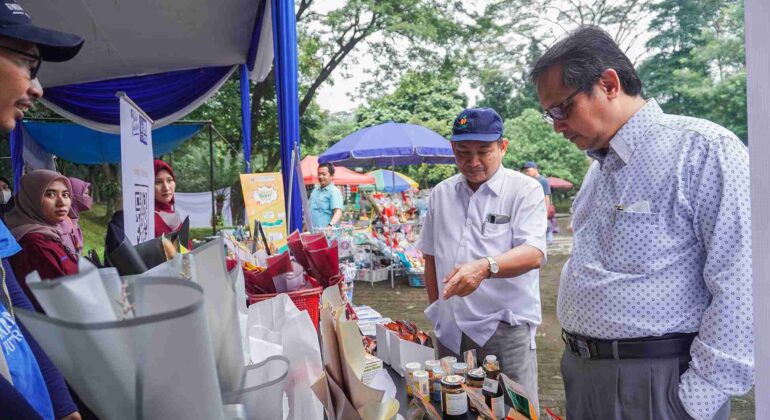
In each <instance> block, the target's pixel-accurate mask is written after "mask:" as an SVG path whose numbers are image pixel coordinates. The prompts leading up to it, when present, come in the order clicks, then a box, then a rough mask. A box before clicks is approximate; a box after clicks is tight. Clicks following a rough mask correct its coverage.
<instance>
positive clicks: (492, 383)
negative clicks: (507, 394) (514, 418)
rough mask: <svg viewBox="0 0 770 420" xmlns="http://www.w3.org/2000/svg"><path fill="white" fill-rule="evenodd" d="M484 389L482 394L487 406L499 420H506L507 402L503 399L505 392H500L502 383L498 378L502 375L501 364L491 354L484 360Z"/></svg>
mask: <svg viewBox="0 0 770 420" xmlns="http://www.w3.org/2000/svg"><path fill="white" fill-rule="evenodd" d="M483 368H484V374H485V378H484V388H483V390H482V394H484V401H485V402H486V403H487V406H488V407H489V408H490V409H491V410H492V412H493V413H494V414H495V417H496V418H497V419H504V418H505V402H504V401H505V400H504V398H503V391H501V390H500V383H499V382H498V380H497V378H498V375H500V362H499V361H498V360H497V356H495V355H493V354H490V355H487V357H486V358H485V359H484V365H483Z"/></svg>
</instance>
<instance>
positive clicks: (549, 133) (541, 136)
mask: <svg viewBox="0 0 770 420" xmlns="http://www.w3.org/2000/svg"><path fill="white" fill-rule="evenodd" d="M505 137H506V138H507V139H508V140H509V144H508V151H507V153H506V154H505V158H504V159H503V163H504V164H505V166H506V167H507V168H510V169H519V168H520V167H521V166H522V164H523V163H524V162H527V161H534V162H537V164H538V166H539V167H540V172H542V173H543V175H544V176H555V177H558V178H562V179H566V180H567V181H570V182H572V183H573V184H575V186H576V187H578V188H579V187H580V185H581V184H582V182H583V177H584V176H585V174H586V171H587V170H588V165H589V160H588V158H587V157H586V155H585V154H584V153H583V152H581V151H580V150H578V149H577V148H576V147H575V146H573V145H572V144H571V143H570V142H569V141H567V140H566V139H565V138H564V137H563V136H561V135H559V134H556V133H555V132H554V131H553V127H551V126H550V125H548V124H547V123H545V121H543V119H542V117H541V114H540V112H539V111H537V110H535V109H528V110H526V111H524V112H523V113H522V114H521V115H520V116H518V117H516V118H514V119H512V120H508V121H507V122H506V123H505Z"/></svg>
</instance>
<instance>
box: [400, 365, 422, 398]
mask: <svg viewBox="0 0 770 420" xmlns="http://www.w3.org/2000/svg"><path fill="white" fill-rule="evenodd" d="M420 369H422V365H421V364H420V363H419V362H412V363H407V364H405V365H404V380H405V382H406V395H407V396H409V397H411V396H412V386H413V383H414V379H413V378H412V374H414V372H416V371H418V370H420Z"/></svg>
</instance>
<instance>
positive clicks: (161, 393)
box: [17, 278, 222, 420]
mask: <svg viewBox="0 0 770 420" xmlns="http://www.w3.org/2000/svg"><path fill="white" fill-rule="evenodd" d="M129 292H130V293H131V295H132V296H133V298H134V300H135V301H136V303H137V317H136V318H133V319H128V320H123V321H111V322H97V323H76V322H67V321H63V320H60V319H55V318H51V317H48V316H45V315H42V314H38V313H35V312H30V311H25V310H21V309H19V310H17V315H18V317H19V319H20V320H21V322H22V323H23V324H24V325H25V326H26V327H27V329H28V330H29V331H30V333H31V334H32V335H33V336H34V337H35V339H36V340H37V341H38V343H40V345H41V346H42V348H43V350H44V351H45V352H46V354H48V356H49V357H50V358H51V359H52V360H53V361H54V363H55V364H56V366H57V367H58V368H59V369H60V370H61V371H62V373H63V374H64V377H65V378H66V379H67V381H68V382H69V383H70V385H72V387H73V388H74V389H75V391H76V392H77V393H78V395H79V396H80V397H81V398H82V399H83V401H84V402H85V403H86V404H87V405H88V406H89V407H90V408H91V409H92V410H94V412H95V413H96V414H97V415H98V416H99V417H100V418H104V419H118V420H120V419H139V418H144V419H163V418H184V419H221V418H222V399H221V394H220V392H219V386H218V382H217V376H216V369H215V365H214V355H213V351H212V346H211V341H210V338H209V334H208V328H207V325H206V317H205V313H204V305H203V290H202V289H201V287H200V286H198V285H196V284H193V283H190V282H180V281H178V280H176V279H168V278H142V279H135V280H134V281H133V284H132V285H131V286H130V287H129Z"/></svg>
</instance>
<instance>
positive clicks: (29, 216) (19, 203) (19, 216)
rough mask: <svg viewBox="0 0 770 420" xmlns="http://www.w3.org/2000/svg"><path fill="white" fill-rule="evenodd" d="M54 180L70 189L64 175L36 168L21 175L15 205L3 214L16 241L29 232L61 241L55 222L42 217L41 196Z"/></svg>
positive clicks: (70, 185)
mask: <svg viewBox="0 0 770 420" xmlns="http://www.w3.org/2000/svg"><path fill="white" fill-rule="evenodd" d="M54 181H62V182H64V184H65V185H66V186H67V188H68V189H69V190H70V191H72V184H70V181H69V179H67V177H65V176H64V175H62V174H60V173H58V172H54V171H49V170H47V169H38V170H35V171H32V172H29V173H28V174H26V175H24V176H23V177H21V181H20V182H19V190H18V191H17V193H16V198H15V201H16V206H15V207H14V208H13V210H11V211H10V212H8V214H7V215H6V216H5V223H6V224H7V225H8V227H9V228H10V229H11V233H12V234H13V237H14V238H16V240H17V241H21V239H22V238H23V237H24V236H25V235H27V234H29V233H41V234H43V235H45V236H48V237H51V238H54V239H58V240H60V241H61V234H60V233H59V229H58V228H57V225H56V224H50V223H48V222H47V221H46V220H45V218H44V217H43V208H42V203H43V196H44V195H45V191H46V190H47V189H48V186H49V185H51V183H52V182H54Z"/></svg>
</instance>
